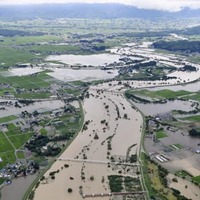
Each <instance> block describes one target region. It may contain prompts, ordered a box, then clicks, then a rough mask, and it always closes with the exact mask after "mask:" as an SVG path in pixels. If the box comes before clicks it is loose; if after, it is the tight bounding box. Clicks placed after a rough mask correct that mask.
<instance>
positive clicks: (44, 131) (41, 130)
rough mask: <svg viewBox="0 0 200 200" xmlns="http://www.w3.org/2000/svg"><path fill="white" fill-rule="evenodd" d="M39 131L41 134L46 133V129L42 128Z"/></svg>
mask: <svg viewBox="0 0 200 200" xmlns="http://www.w3.org/2000/svg"><path fill="white" fill-rule="evenodd" d="M40 133H41V135H44V136H46V135H47V130H46V129H44V128H42V129H40Z"/></svg>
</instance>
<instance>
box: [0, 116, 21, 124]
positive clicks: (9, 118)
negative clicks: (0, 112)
mask: <svg viewBox="0 0 200 200" xmlns="http://www.w3.org/2000/svg"><path fill="white" fill-rule="evenodd" d="M17 118H18V117H17V116H14V115H10V116H8V117H2V118H0V123H6V122H9V121H12V120H15V119H17Z"/></svg>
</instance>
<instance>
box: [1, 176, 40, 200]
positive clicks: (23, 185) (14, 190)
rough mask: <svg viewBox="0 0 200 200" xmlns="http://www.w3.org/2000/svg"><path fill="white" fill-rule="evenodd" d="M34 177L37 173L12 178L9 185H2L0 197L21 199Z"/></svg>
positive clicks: (3, 199) (5, 199) (8, 199)
mask: <svg viewBox="0 0 200 200" xmlns="http://www.w3.org/2000/svg"><path fill="white" fill-rule="evenodd" d="M36 177H37V175H31V176H27V177H25V178H23V177H22V178H18V179H14V180H13V182H12V184H11V185H7V186H4V188H3V189H2V190H1V199H2V200H22V198H23V196H24V194H25V193H26V191H27V190H28V188H29V187H30V185H31V184H32V182H33V181H34V179H35V178H36Z"/></svg>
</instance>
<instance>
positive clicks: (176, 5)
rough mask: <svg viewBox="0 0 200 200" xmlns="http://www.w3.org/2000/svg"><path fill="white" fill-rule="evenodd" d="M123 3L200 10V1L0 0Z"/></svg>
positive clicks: (8, 0) (11, 0)
mask: <svg viewBox="0 0 200 200" xmlns="http://www.w3.org/2000/svg"><path fill="white" fill-rule="evenodd" d="M69 2H70V3H75V2H84V3H94V2H96V3H113V2H115V3H122V4H128V5H134V6H136V7H139V8H150V9H158V10H159V9H160V10H170V11H178V10H181V8H183V7H190V8H200V0H0V5H1V4H33V3H69Z"/></svg>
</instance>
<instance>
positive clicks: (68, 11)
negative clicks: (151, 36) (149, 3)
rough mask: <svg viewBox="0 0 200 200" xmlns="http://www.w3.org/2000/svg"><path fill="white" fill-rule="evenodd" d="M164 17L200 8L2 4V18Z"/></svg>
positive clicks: (197, 13)
mask: <svg viewBox="0 0 200 200" xmlns="http://www.w3.org/2000/svg"><path fill="white" fill-rule="evenodd" d="M162 17H170V18H177V17H180V18H184V17H200V9H196V10H192V9H189V8H184V9H183V10H181V11H179V12H168V11H161V10H148V9H139V8H137V7H134V6H128V5H124V4H116V3H107V4H103V3H94V4H88V3H68V4H32V5H10V6H8V5H4V6H3V5H1V6H0V19H11V20H13V19H33V18H45V19H55V18H89V19H90V18H102V19H115V18H144V19H156V18H162Z"/></svg>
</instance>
